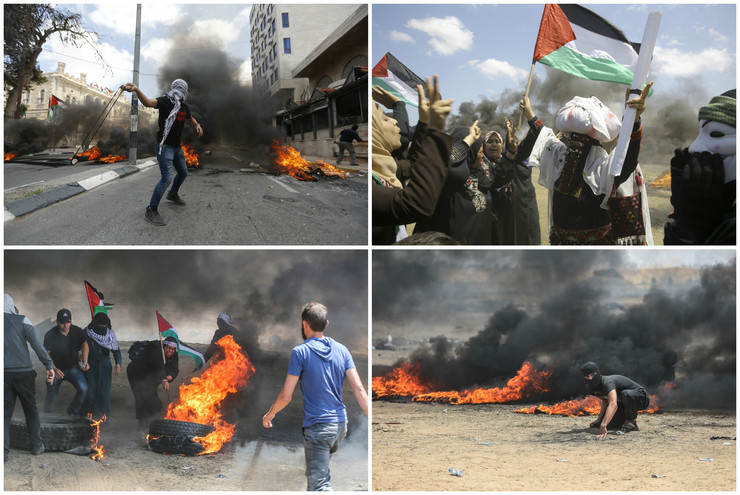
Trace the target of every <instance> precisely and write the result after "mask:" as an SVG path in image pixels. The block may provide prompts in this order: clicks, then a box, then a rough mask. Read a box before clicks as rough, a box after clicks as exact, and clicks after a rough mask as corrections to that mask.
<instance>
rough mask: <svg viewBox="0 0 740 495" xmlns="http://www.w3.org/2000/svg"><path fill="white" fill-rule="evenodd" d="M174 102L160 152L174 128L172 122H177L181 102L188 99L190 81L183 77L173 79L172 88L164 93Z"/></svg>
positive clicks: (165, 125)
mask: <svg viewBox="0 0 740 495" xmlns="http://www.w3.org/2000/svg"><path fill="white" fill-rule="evenodd" d="M164 95H165V96H166V97H167V98H169V100H170V101H171V102H172V104H173V107H172V111H171V112H170V114H169V115H168V116H167V120H166V121H165V123H164V132H163V133H162V142H161V143H159V152H160V153H161V152H162V146H164V140H165V139H167V136H168V135H169V134H170V131H171V130H172V124H174V123H175V117H177V112H179V111H180V103H182V102H183V101H185V100H187V99H188V83H186V82H185V81H184V80H182V79H175V80H174V81H172V85H171V89H170V90H169V91H167V92H166V93H165V94H164Z"/></svg>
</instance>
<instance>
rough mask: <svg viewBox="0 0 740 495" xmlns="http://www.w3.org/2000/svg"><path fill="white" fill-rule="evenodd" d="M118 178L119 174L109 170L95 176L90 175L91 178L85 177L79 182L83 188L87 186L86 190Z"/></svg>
mask: <svg viewBox="0 0 740 495" xmlns="http://www.w3.org/2000/svg"><path fill="white" fill-rule="evenodd" d="M117 178H118V174H117V173H115V172H114V171H112V170H109V171H108V172H105V173H102V174H100V175H96V176H95V177H90V178H89V179H83V180H81V181H79V182H78V184H79V185H80V186H82V187H83V188H85V190H86V191H89V190H90V189H93V188H95V187H98V186H101V185H103V184H105V183H106V182H110V181H112V180H114V179H117Z"/></svg>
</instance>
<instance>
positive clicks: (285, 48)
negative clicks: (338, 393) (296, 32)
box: [283, 38, 290, 53]
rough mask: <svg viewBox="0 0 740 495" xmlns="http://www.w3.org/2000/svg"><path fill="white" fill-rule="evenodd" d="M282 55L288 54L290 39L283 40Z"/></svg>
mask: <svg viewBox="0 0 740 495" xmlns="http://www.w3.org/2000/svg"><path fill="white" fill-rule="evenodd" d="M283 53H290V38H283Z"/></svg>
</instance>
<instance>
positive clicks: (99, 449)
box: [88, 415, 106, 461]
mask: <svg viewBox="0 0 740 495" xmlns="http://www.w3.org/2000/svg"><path fill="white" fill-rule="evenodd" d="M88 418H89V419H90V421H92V426H93V428H95V434H94V436H93V438H92V440H91V441H90V444H91V448H92V450H93V452H95V453H94V454H93V455H92V457H91V459H92V460H93V461H102V460H103V459H105V449H104V445H102V444H101V445H100V446H98V442H99V441H100V424H101V423H103V422H104V421H105V420H106V417H105V415H103V417H102V418H100V419H99V420H97V421H94V420H93V419H92V415H90V416H89V417H88Z"/></svg>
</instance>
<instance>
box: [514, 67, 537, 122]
mask: <svg viewBox="0 0 740 495" xmlns="http://www.w3.org/2000/svg"><path fill="white" fill-rule="evenodd" d="M536 63H537V62H532V67H530V69H529V79H527V89H526V90H525V91H524V97H525V98H527V97H528V96H529V87H530V86H531V85H532V76H533V75H534V64H536ZM522 117H524V109H522V113H520V114H519V124H517V126H516V130H517V132H519V129H521V128H522Z"/></svg>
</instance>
